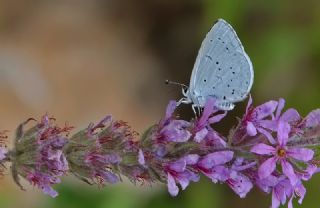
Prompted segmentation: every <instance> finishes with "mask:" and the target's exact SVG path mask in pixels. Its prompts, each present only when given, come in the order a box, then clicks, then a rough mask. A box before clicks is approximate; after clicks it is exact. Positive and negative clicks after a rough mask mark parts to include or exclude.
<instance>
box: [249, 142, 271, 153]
mask: <svg viewBox="0 0 320 208" xmlns="http://www.w3.org/2000/svg"><path fill="white" fill-rule="evenodd" d="M250 152H253V153H256V154H258V155H272V154H274V153H275V148H274V147H272V146H270V145H267V144H263V143H260V144H257V145H255V146H254V147H252V148H251V150H250Z"/></svg>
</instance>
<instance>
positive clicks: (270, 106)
mask: <svg viewBox="0 0 320 208" xmlns="http://www.w3.org/2000/svg"><path fill="white" fill-rule="evenodd" d="M277 105H278V102H277V101H274V100H271V101H269V102H266V103H264V104H262V105H259V106H257V107H255V108H254V107H253V106H252V98H251V96H250V97H249V101H248V105H247V108H246V113H245V115H244V117H243V119H242V124H243V125H244V126H245V128H246V131H247V134H248V135H249V136H256V135H257V133H258V132H260V133H262V134H264V135H265V136H266V137H267V138H268V140H269V141H270V142H271V143H274V140H273V138H272V136H271V134H270V133H269V132H268V131H267V130H266V129H267V128H268V127H269V125H268V124H269V120H267V118H268V117H270V116H272V115H273V112H274V111H275V110H276V107H277Z"/></svg>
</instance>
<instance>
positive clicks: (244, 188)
mask: <svg viewBox="0 0 320 208" xmlns="http://www.w3.org/2000/svg"><path fill="white" fill-rule="evenodd" d="M228 181H230V182H229V183H228V182H227V183H228V185H229V186H230V187H231V188H232V190H233V191H234V192H235V193H236V194H238V195H239V196H240V198H244V197H246V195H247V193H248V192H249V191H250V190H251V189H252V187H253V185H252V182H251V181H250V179H249V178H248V177H247V176H245V175H243V174H239V173H238V174H237V176H236V177H233V178H231V179H228Z"/></svg>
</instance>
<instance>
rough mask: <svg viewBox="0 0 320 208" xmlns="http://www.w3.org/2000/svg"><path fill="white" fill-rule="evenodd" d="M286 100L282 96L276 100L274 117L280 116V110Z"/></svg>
mask: <svg viewBox="0 0 320 208" xmlns="http://www.w3.org/2000/svg"><path fill="white" fill-rule="evenodd" d="M285 103H286V101H285V100H284V99H283V98H280V99H279V101H278V107H277V112H276V119H278V118H280V114H281V111H282V110H283V108H284V104H285Z"/></svg>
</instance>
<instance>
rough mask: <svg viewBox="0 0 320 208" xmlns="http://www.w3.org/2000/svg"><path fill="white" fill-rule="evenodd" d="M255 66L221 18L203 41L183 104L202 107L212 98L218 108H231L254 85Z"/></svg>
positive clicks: (184, 90)
mask: <svg viewBox="0 0 320 208" xmlns="http://www.w3.org/2000/svg"><path fill="white" fill-rule="evenodd" d="M253 77H254V72H253V66H252V63H251V61H250V58H249V56H248V55H247V53H246V52H245V51H244V48H243V46H242V44H241V42H240V40H239V38H238V36H237V34H236V32H235V31H234V29H233V28H232V26H231V25H230V24H229V23H227V22H226V21H225V20H223V19H218V20H217V21H216V23H215V24H214V25H213V27H212V28H211V30H210V31H209V32H208V34H207V35H206V37H205V39H204V40H203V42H202V44H201V47H200V50H199V53H198V56H197V58H196V62H195V64H194V67H193V70H192V75H191V79H190V85H189V87H188V88H187V87H184V88H183V89H182V94H183V95H184V97H183V98H182V99H180V100H179V101H178V103H177V105H180V104H181V103H184V104H191V103H192V108H193V111H194V112H195V109H196V108H198V109H201V108H202V107H204V105H205V103H206V102H207V100H208V99H209V98H213V99H214V100H215V107H216V108H217V109H218V110H224V111H229V110H232V109H233V108H234V107H235V104H234V103H236V102H240V101H242V100H244V99H245V98H246V97H247V96H248V94H249V92H250V90H251V87H252V84H253Z"/></svg>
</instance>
